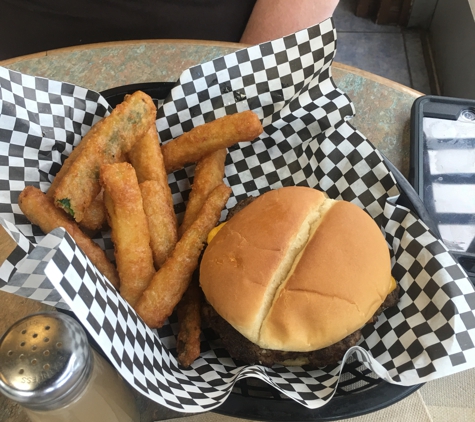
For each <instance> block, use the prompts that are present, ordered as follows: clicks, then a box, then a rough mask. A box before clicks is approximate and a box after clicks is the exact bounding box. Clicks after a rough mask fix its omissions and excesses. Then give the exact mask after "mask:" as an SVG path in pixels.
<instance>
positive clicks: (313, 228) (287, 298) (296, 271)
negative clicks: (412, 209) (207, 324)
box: [200, 187, 393, 352]
mask: <svg viewBox="0 0 475 422" xmlns="http://www.w3.org/2000/svg"><path fill="white" fill-rule="evenodd" d="M200 284H201V287H202V289H203V292H204V294H205V296H206V299H207V301H208V302H209V304H210V305H211V306H212V307H213V308H214V310H215V311H216V312H217V313H218V314H219V315H220V316H221V317H222V318H223V319H224V320H226V321H227V322H228V323H229V324H231V326H232V327H234V329H236V330H237V331H238V332H239V333H240V334H242V335H243V336H244V337H245V338H247V339H248V340H250V341H251V342H252V343H255V344H257V345H258V346H259V347H261V348H264V349H271V350H281V351H292V352H308V351H313V350H318V349H322V348H325V347H327V346H330V345H332V344H334V343H336V342H339V341H340V340H342V339H344V338H345V337H347V336H349V335H350V334H351V333H354V332H355V331H356V330H358V329H360V328H361V327H362V326H364V325H365V324H366V323H367V322H368V321H369V320H371V318H372V317H373V315H374V314H375V313H376V312H377V310H378V309H379V308H380V307H381V304H382V303H383V301H384V300H385V298H386V297H387V296H388V294H389V293H390V292H391V290H393V283H392V280H391V263H390V255H389V250H388V246H387V244H386V241H385V239H384V236H383V235H382V233H381V231H380V229H379V227H378V225H377V224H376V223H375V222H374V220H373V219H372V218H371V217H370V216H369V215H368V214H366V213H365V212H364V211H363V210H362V209H360V208H359V207H358V206H356V205H354V204H352V203H350V202H346V201H336V200H332V199H329V198H327V197H326V196H325V195H324V194H323V193H322V192H320V191H318V190H315V189H312V188H307V187H284V188H280V189H277V190H272V191H269V192H267V193H265V194H263V195H261V196H259V197H258V198H256V199H255V200H254V201H253V202H252V203H251V204H250V205H248V206H246V207H245V208H244V209H242V210H241V211H239V212H238V213H237V214H235V215H234V216H233V217H232V218H231V219H230V220H229V221H228V222H227V223H226V224H225V225H224V226H223V227H222V228H221V229H220V230H219V231H218V233H217V234H216V235H215V236H214V238H213V239H212V241H211V242H210V243H209V245H208V246H207V248H206V250H205V253H204V255H203V258H202V261H201V266H200Z"/></svg>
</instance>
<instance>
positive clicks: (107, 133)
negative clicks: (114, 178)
mask: <svg viewBox="0 0 475 422" xmlns="http://www.w3.org/2000/svg"><path fill="white" fill-rule="evenodd" d="M155 117H156V108H155V105H154V103H153V101H152V99H151V98H150V97H149V96H148V95H147V94H145V93H143V92H141V91H137V92H135V93H134V94H132V95H129V96H127V97H126V99H125V100H124V101H123V102H122V103H121V104H119V105H118V106H117V107H116V108H115V109H114V110H113V111H112V113H111V114H110V115H109V116H107V117H105V118H104V119H102V120H101V121H100V122H98V123H97V124H96V125H94V129H93V130H91V131H89V132H88V133H87V134H86V136H85V137H84V140H83V141H81V143H82V142H84V141H86V142H85V145H84V147H83V148H82V149H81V150H80V152H79V153H78V155H77V157H76V159H75V160H74V161H73V162H72V164H71V165H70V166H69V169H68V171H67V173H66V174H65V175H64V177H61V179H60V181H59V183H58V186H57V187H56V189H55V191H54V193H53V196H54V200H55V205H56V206H58V207H60V208H62V209H64V210H65V211H66V212H67V213H68V214H70V215H71V216H72V217H74V219H75V220H76V221H77V222H80V221H81V220H82V219H83V217H84V212H85V210H86V209H87V208H88V207H89V205H90V204H91V202H92V201H93V200H94V198H96V196H97V195H98V194H99V192H100V190H101V186H100V183H99V174H100V168H101V165H103V164H111V163H116V162H118V161H121V160H122V158H123V156H124V155H125V154H126V153H128V152H129V150H130V149H131V148H132V146H133V145H134V144H135V142H136V141H137V140H139V139H140V138H141V137H142V136H144V135H145V133H146V132H147V131H148V129H149V128H150V126H151V125H152V124H154V122H155Z"/></svg>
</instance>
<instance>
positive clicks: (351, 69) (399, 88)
mask: <svg viewBox="0 0 475 422" xmlns="http://www.w3.org/2000/svg"><path fill="white" fill-rule="evenodd" d="M143 44H181V45H195V46H196V45H198V46H200V45H201V46H214V47H223V48H235V49H236V50H238V49H242V48H247V47H250V44H242V43H235V42H227V41H209V40H191V39H146V40H129V41H110V42H101V43H92V44H82V45H76V46H71V47H64V48H58V49H55V50H47V51H42V52H38V53H34V54H28V55H24V56H18V57H13V58H11V59H6V60H2V61H0V66H8V65H12V64H15V63H19V62H22V61H26V60H31V59H38V58H43V57H47V56H58V55H61V54H65V53H69V52H74V51H81V50H93V49H99V48H108V47H120V46H125V45H143ZM333 67H334V68H335V69H339V70H342V71H346V72H350V73H353V74H355V75H357V76H360V77H362V78H364V79H368V80H371V81H373V82H376V83H379V84H382V85H385V86H387V87H389V88H391V89H394V90H396V91H400V92H403V93H405V94H408V95H410V96H412V97H414V98H417V97H420V96H422V95H424V94H423V93H422V92H419V91H416V90H415V89H412V88H410V87H408V86H406V85H403V84H400V83H398V82H395V81H392V80H390V79H387V78H385V77H383V76H379V75H376V74H374V73H371V72H368V71H366V70H362V69H358V68H356V67H354V66H351V65H347V64H343V63H340V62H333Z"/></svg>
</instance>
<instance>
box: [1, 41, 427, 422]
mask: <svg viewBox="0 0 475 422" xmlns="http://www.w3.org/2000/svg"><path fill="white" fill-rule="evenodd" d="M240 48H243V46H242V45H239V44H230V43H229V44H228V43H213V42H194V41H193V42H192V41H189V42H187V41H154V40H151V41H141V42H133V41H130V42H122V43H106V44H97V45H89V46H82V47H78V48H70V49H61V50H55V51H50V52H45V53H39V54H36V55H32V56H27V57H21V58H17V59H11V60H7V61H4V62H0V66H4V67H8V68H10V69H13V70H17V71H20V72H22V73H26V74H30V75H35V76H43V77H46V78H50V79H56V80H61V81H66V82H71V83H74V84H76V85H80V86H84V87H87V88H89V89H93V90H97V91H102V90H105V89H108V88H112V87H116V86H121V85H127V84H132V83H141V82H170V81H175V80H177V79H178V77H179V75H180V74H181V72H182V71H183V70H185V69H187V68H188V67H190V66H192V65H195V64H198V63H203V62H206V61H209V60H212V59H214V58H216V57H219V56H222V55H224V54H227V53H231V52H234V51H236V50H237V49H240ZM333 76H334V80H335V82H336V84H337V85H338V86H339V88H341V89H342V90H343V91H345V92H346V93H347V94H348V95H349V96H350V98H351V99H352V100H353V102H354V104H355V109H356V116H355V117H354V118H353V119H352V121H351V123H352V124H353V125H354V126H355V127H356V128H357V129H358V130H360V131H361V132H362V133H363V134H364V135H365V136H366V137H367V138H368V139H369V140H370V141H371V142H372V143H373V144H374V145H375V146H376V147H378V148H379V150H380V151H381V152H382V153H383V154H384V155H385V156H386V157H387V158H388V159H389V160H390V161H392V162H393V164H394V165H395V166H396V167H398V168H399V169H400V170H401V171H402V173H403V174H405V175H406V176H407V174H408V169H409V120H410V109H411V106H412V103H413V101H414V100H415V99H416V98H417V97H418V96H419V95H421V94H420V93H418V92H416V91H413V90H411V89H410V88H407V87H404V86H402V85H399V84H397V83H395V82H392V81H389V80H386V79H384V78H381V77H377V76H375V75H372V74H369V73H367V72H363V71H359V70H358V69H354V68H351V67H348V66H344V65H341V64H338V63H335V64H334V65H333ZM0 246H1V245H0ZM0 303H1V304H2V306H0V334H2V333H3V332H4V331H5V330H6V329H7V328H8V327H9V326H10V325H11V324H13V323H14V322H15V321H17V320H18V319H20V318H21V317H23V316H26V315H28V314H31V313H34V312H38V311H41V310H46V309H52V308H49V307H47V306H45V305H42V304H40V303H38V302H33V301H31V300H28V299H24V298H21V297H18V296H14V295H11V294H6V293H3V292H0ZM138 403H139V407H140V408H141V413H142V417H141V420H142V421H144V422H150V421H153V420H163V419H166V418H172V417H177V416H179V415H178V414H177V413H175V412H172V411H170V410H168V409H165V408H162V407H160V406H158V405H155V404H152V403H150V402H148V401H147V400H145V399H142V398H138ZM0 420H1V421H9V422H26V421H27V420H28V419H27V417H26V415H25V414H24V413H23V411H22V410H21V408H19V407H18V406H17V405H15V404H13V403H12V402H10V401H9V400H7V399H5V398H3V396H0Z"/></svg>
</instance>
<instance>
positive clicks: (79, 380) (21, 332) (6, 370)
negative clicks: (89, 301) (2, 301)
mask: <svg viewBox="0 0 475 422" xmlns="http://www.w3.org/2000/svg"><path fill="white" fill-rule="evenodd" d="M92 359H93V358H92V352H91V348H90V346H89V343H88V341H87V336H86V333H85V332H84V330H83V328H82V327H81V325H80V324H79V323H78V322H77V321H76V320H74V319H73V318H71V317H70V316H68V315H66V314H63V313H60V312H43V313H39V314H34V315H30V316H27V317H26V318H23V319H21V320H19V321H17V322H16V323H15V324H13V325H12V326H11V327H10V328H9V329H8V330H7V332H6V333H5V334H4V335H3V337H2V338H1V339H0V392H2V393H3V394H4V395H5V396H7V397H8V398H10V399H12V400H14V401H16V402H18V403H19V404H21V405H23V406H25V407H28V408H30V409H35V410H52V409H57V408H60V407H63V406H65V405H66V404H68V403H69V402H70V401H71V400H73V399H74V398H75V397H76V395H77V394H79V393H80V392H81V391H82V389H83V388H84V387H85V385H86V383H87V381H88V379H89V376H90V374H91V371H92Z"/></svg>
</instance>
